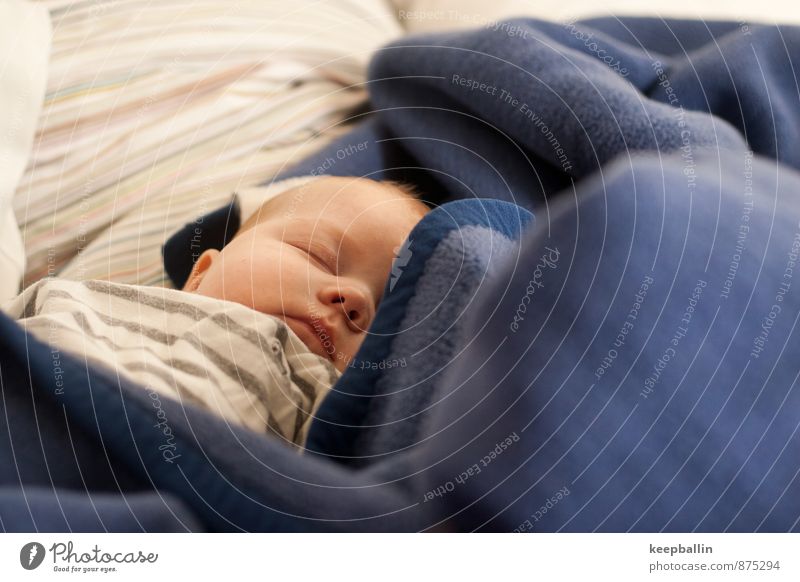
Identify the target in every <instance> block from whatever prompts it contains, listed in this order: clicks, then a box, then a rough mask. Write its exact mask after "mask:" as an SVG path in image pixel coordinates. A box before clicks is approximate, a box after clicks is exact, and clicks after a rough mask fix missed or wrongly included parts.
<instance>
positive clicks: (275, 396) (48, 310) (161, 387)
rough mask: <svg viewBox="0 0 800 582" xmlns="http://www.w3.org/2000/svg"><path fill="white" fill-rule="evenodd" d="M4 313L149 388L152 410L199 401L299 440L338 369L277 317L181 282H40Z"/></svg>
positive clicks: (61, 384) (56, 352) (170, 455)
mask: <svg viewBox="0 0 800 582" xmlns="http://www.w3.org/2000/svg"><path fill="white" fill-rule="evenodd" d="M3 310H4V311H5V312H6V313H7V314H8V315H9V316H10V317H12V318H14V319H17V320H18V321H19V322H20V325H21V326H22V328H23V329H25V330H26V331H27V332H29V333H31V334H32V335H33V336H35V337H37V338H38V339H39V340H41V341H42V342H46V343H48V344H49V345H50V347H51V351H52V353H53V358H54V362H55V361H56V360H57V359H58V358H59V357H60V355H61V353H62V352H66V353H70V354H72V356H73V357H75V358H77V359H78V360H79V361H82V362H85V364H86V366H96V367H105V368H108V369H109V371H110V373H111V372H113V373H115V374H117V375H119V376H121V377H125V378H127V380H128V381H129V382H131V383H138V384H140V385H142V386H143V387H144V389H145V390H146V391H147V393H148V395H149V396H150V398H151V399H152V401H153V406H154V407H155V408H159V407H160V406H161V397H166V398H172V399H175V400H178V401H179V402H187V403H192V404H194V405H196V406H199V407H201V408H205V409H207V410H211V411H213V412H214V413H216V414H217V415H218V416H220V417H221V418H222V419H224V420H225V421H227V422H230V423H234V424H238V425H241V426H244V427H247V428H249V429H250V430H253V431H255V432H257V433H259V434H265V435H270V436H272V437H274V438H277V439H279V440H280V441H282V442H285V443H287V444H290V445H292V446H297V447H302V446H303V444H304V443H305V438H306V433H307V431H308V425H309V423H310V420H311V418H312V416H313V414H314V411H315V409H316V408H317V406H318V405H319V403H320V401H321V400H322V398H323V397H324V396H325V394H326V393H327V392H328V390H329V389H330V387H331V386H332V385H333V384H334V383H335V382H336V380H337V379H338V378H339V376H340V375H341V374H340V373H339V371H338V370H336V368H334V367H333V365H332V364H331V362H329V361H326V360H325V359H323V358H322V357H320V356H318V355H316V354H314V353H312V352H311V351H310V350H309V349H308V347H306V345H305V344H304V343H303V342H302V340H300V338H299V337H297V335H295V333H294V332H293V331H292V330H291V329H290V328H289V327H288V326H287V325H286V323H284V322H283V321H281V320H280V319H278V318H275V317H272V316H270V315H265V314H263V313H259V312H258V311H255V310H253V309H249V308H248V307H245V306H243V305H239V304H238V303H232V302H230V301H223V300H219V299H214V298H210V297H204V296H201V295H197V294H194V293H187V292H183V291H177V290H174V289H159V288H157V287H144V286H139V285H125V284H121V283H108V282H104V281H92V280H89V281H82V282H76V281H67V280H61V279H42V280H40V281H38V282H37V283H35V284H33V285H31V286H30V287H28V288H27V289H25V291H24V292H23V293H22V294H20V295H19V296H17V297H16V298H15V299H13V300H12V301H10V302H8V303H7V304H5V305H3ZM67 383H68V382H67ZM56 389H57V390H64V389H65V380H64V378H63V377H61V378H59V380H58V381H57V382H56ZM176 454H179V453H175V452H174V450H173V449H172V448H170V447H169V446H166V447H165V448H164V449H163V455H164V457H165V460H172V459H174V457H175V455H176Z"/></svg>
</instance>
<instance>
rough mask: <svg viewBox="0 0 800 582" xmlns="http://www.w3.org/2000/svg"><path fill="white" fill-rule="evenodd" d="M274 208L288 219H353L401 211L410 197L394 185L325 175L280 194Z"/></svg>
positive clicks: (274, 200)
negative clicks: (365, 215) (374, 213)
mask: <svg viewBox="0 0 800 582" xmlns="http://www.w3.org/2000/svg"><path fill="white" fill-rule="evenodd" d="M272 204H274V207H276V208H280V209H281V210H282V211H283V214H284V215H285V217H286V218H292V217H298V218H301V217H302V218H314V217H320V218H322V217H325V218H329V219H331V220H334V221H337V222H343V221H347V222H349V221H352V220H353V219H354V218H355V217H358V216H359V215H361V214H364V213H367V212H394V213H396V212H401V211H402V210H403V207H406V206H407V207H408V208H409V210H410V205H409V204H408V199H407V196H406V195H405V194H404V193H403V192H402V191H400V190H399V189H397V188H396V187H394V186H392V185H391V184H386V183H381V182H376V181H374V180H369V179H366V178H356V177H324V178H319V179H317V180H313V181H311V182H308V183H306V184H301V185H300V186H296V187H294V188H290V189H289V190H287V191H285V192H282V193H281V194H278V196H276V197H275V199H273V201H272Z"/></svg>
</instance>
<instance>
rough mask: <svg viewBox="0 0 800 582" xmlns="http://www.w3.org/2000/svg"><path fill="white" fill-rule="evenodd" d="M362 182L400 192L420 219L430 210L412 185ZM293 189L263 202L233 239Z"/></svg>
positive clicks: (260, 219) (252, 225) (378, 181)
mask: <svg viewBox="0 0 800 582" xmlns="http://www.w3.org/2000/svg"><path fill="white" fill-rule="evenodd" d="M362 180H370V181H372V182H375V183H376V184H379V185H381V186H387V187H391V188H394V189H395V190H397V191H399V192H401V193H402V194H403V196H404V197H405V198H406V199H407V200H408V201H409V202H410V204H411V207H412V208H413V210H414V211H415V212H417V213H418V214H419V217H420V219H421V218H422V217H423V216H425V215H426V214H427V213H428V212H430V210H431V209H430V207H429V206H428V205H427V204H425V202H423V201H422V198H421V195H420V193H419V191H418V190H417V188H416V187H415V186H414V185H413V184H410V183H408V182H399V181H395V180H372V179H371V178H362ZM298 187H299V188H302V187H303V186H302V185H301V186H298ZM293 189H294V188H291V189H289V190H286V191H284V192H281V193H280V194H277V195H276V196H274V197H272V198H270V199H269V200H267V201H266V202H264V203H263V204H262V205H261V206H260V207H259V208H258V210H256V212H254V213H253V214H252V216H250V217H249V218H248V219H247V220H245V221H244V223H243V224H242V225H241V226H240V227H239V230H238V231H237V232H236V235H235V237H236V236H239V235H240V234H242V233H244V232H246V231H247V230H249V229H251V228H253V227H254V226H256V225H257V224H259V223H260V222H262V221H264V220H266V219H267V218H268V217H269V216H271V215H273V214H274V212H275V211H277V208H278V207H279V205H280V203H281V197H282V196H283V195H284V194H286V193H287V192H290V191H291V190H293ZM235 237H234V238H235Z"/></svg>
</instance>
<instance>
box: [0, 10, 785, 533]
mask: <svg viewBox="0 0 800 582" xmlns="http://www.w3.org/2000/svg"><path fill="white" fill-rule="evenodd" d="M799 43H800V30H798V29H796V28H792V27H783V28H776V27H760V26H753V25H749V26H745V25H741V24H739V23H701V22H692V21H666V22H664V21H658V20H651V19H623V20H616V19H605V20H604V19H600V20H591V21H586V22H582V23H574V24H571V25H567V26H564V25H558V24H553V23H546V22H541V21H532V20H524V21H522V20H520V21H510V22H506V23H498V24H496V25H494V26H492V27H490V28H484V29H479V30H473V31H465V32H459V33H452V34H437V35H429V36H424V37H416V38H409V39H402V40H399V41H397V42H395V43H394V44H393V45H391V46H389V47H387V48H385V49H384V50H382V51H380V52H379V53H378V54H376V56H375V58H374V59H373V61H372V63H371V65H370V92H371V97H372V105H373V112H372V113H370V114H368V115H365V119H363V120H361V121H360V122H359V123H358V125H357V126H356V127H355V128H354V130H353V131H352V132H351V133H350V134H348V135H346V136H345V137H343V138H341V139H339V140H338V141H337V142H336V143H334V144H332V145H331V146H330V147H329V148H326V149H325V150H324V151H322V152H319V153H318V154H317V155H315V156H312V157H311V158H309V159H307V160H303V161H301V162H300V163H298V164H297V165H296V167H294V168H293V169H292V171H291V172H290V173H289V174H287V175H290V174H291V175H302V174H308V173H328V174H338V175H352V174H356V175H369V176H372V177H376V178H390V179H403V180H407V181H411V182H413V183H415V184H417V185H418V186H419V187H420V188H421V189H422V190H423V192H424V193H425V197H426V198H427V199H429V200H430V201H431V202H433V203H442V202H446V201H452V200H457V199H465V198H473V197H483V198H486V197H490V198H497V199H501V200H507V201H514V202H516V203H518V204H520V205H522V206H525V207H527V208H528V209H530V210H531V211H533V212H534V214H535V215H536V221H535V224H534V225H533V226H532V227H530V228H529V229H528V230H527V232H526V233H524V234H523V237H522V240H521V243H520V247H519V251H518V253H517V254H516V257H515V258H514V259H513V260H506V261H504V262H503V264H502V265H499V268H498V270H497V272H496V273H495V274H494V276H493V277H492V278H491V280H490V281H488V282H487V284H483V285H481V286H480V287H479V288H478V289H476V291H475V296H474V298H473V300H472V301H471V302H470V303H469V308H468V309H466V311H465V313H463V314H461V315H462V316H463V320H460V321H459V325H458V326H457V327H456V328H455V332H454V333H455V334H456V336H457V337H455V340H456V341H454V342H451V343H450V345H451V346H455V347H456V348H457V349H456V350H455V352H454V353H453V354H452V355H453V357H452V359H451V361H449V362H446V363H445V362H441V363H440V364H441V366H442V367H443V368H444V367H445V364H447V365H446V370H445V371H444V372H443V373H442V377H441V379H437V381H436V382H435V383H434V384H431V385H432V390H434V391H435V392H434V393H433V394H432V396H431V397H430V398H427V399H416V400H415V402H414V403H412V404H413V405H411V406H407V407H404V406H403V403H402V402H401V403H400V405H398V404H397V396H396V395H397V393H398V392H397V390H396V388H397V387H396V386H395V389H394V390H388V388H387V386H391V383H384V384H383V385H382V386H384V390H383V391H381V392H379V393H378V396H381V398H380V400H383V398H382V397H383V396H385V395H387V394H388V393H389V392H391V394H392V395H393V398H392V399H387V400H386V401H387V402H391V403H392V404H391V406H390V407H389V408H386V409H384V410H381V409H380V408H377V409H376V408H374V407H373V408H371V409H369V410H367V411H364V410H361V412H360V413H359V415H358V418H356V419H355V420H354V422H353V423H352V424H350V425H349V426H348V428H350V429H353V430H354V431H355V434H350V435H349V436H348V438H346V439H342V440H340V441H337V442H336V443H335V447H336V450H325V449H324V443H322V440H320V441H319V442H320V443H322V444H321V445H320V447H318V448H317V449H315V454H313V455H308V456H306V457H302V458H301V457H297V456H294V455H292V454H291V453H290V452H288V451H286V450H284V449H283V448H282V447H280V446H279V445H278V444H277V443H272V442H268V441H266V440H265V439H260V440H256V439H255V438H254V437H253V436H252V435H248V434H239V435H237V440H234V441H231V440H230V439H228V440H225V439H223V440H220V439H219V438H216V435H215V434H214V433H213V430H211V428H213V426H214V424H213V419H210V418H205V417H203V415H202V414H201V413H199V412H196V411H186V410H183V409H181V408H180V407H175V406H172V405H170V403H165V404H164V407H165V408H164V413H165V414H166V415H167V417H168V418H170V422H171V423H172V430H173V431H174V434H175V435H178V436H180V438H182V439H183V440H182V441H180V442H181V446H182V454H183V455H184V457H183V458H182V459H180V460H179V461H178V462H177V466H173V465H169V464H167V463H164V462H163V460H162V459H160V458H159V454H158V446H159V443H160V442H161V440H163V437H164V435H163V434H161V433H159V431H157V430H154V429H153V427H152V424H153V421H154V417H153V413H152V410H148V406H149V403H148V402H147V401H146V396H144V397H143V396H141V394H137V393H136V392H135V391H134V390H130V391H128V390H124V389H123V390H119V389H117V390H110V389H109V390H98V389H97V387H96V385H95V386H93V385H92V383H91V382H89V381H87V379H86V374H85V371H84V370H82V369H81V367H80V365H79V363H75V362H70V361H68V359H66V358H65V359H64V363H63V368H64V371H65V373H67V374H71V382H70V385H69V388H68V389H65V390H63V391H61V392H58V391H56V390H54V389H53V386H52V382H53V381H52V372H51V368H52V366H53V363H52V356H51V354H50V352H49V350H48V348H47V347H46V346H42V345H41V344H38V343H37V342H35V341H32V340H31V338H28V337H26V336H25V335H24V333H22V332H21V330H19V328H18V327H17V326H16V325H15V324H14V323H13V322H9V321H7V320H5V319H0V326H2V328H3V329H2V336H1V337H2V342H3V344H4V345H3V349H2V350H0V374H2V380H3V382H2V390H3V401H2V402H3V406H4V408H5V414H3V415H0V422H2V423H4V425H3V426H2V427H1V428H2V430H0V438H2V441H0V479H3V482H2V483H0V485H2V490H0V512H1V513H0V518H2V527H3V528H4V529H8V530H12V529H32V528H45V529H60V528H67V527H70V524H72V523H77V524H81V525H80V527H86V528H89V529H91V528H98V527H99V528H106V529H162V530H169V529H174V530H180V529H211V530H231V529H272V530H324V529H351V530H355V529H374V530H422V529H457V530H498V531H629V530H638V531H661V530H663V531H789V530H798V529H800V526H798V523H800V483H798V479H797V477H798V474H800V441H799V440H798V435H797V430H798V427H800V390H798V388H797V380H798V378H799V377H800V342H799V341H798V338H797V332H796V326H797V322H798V319H799V318H800V282H798V281H797V280H796V279H797V276H798V272H797V271H796V267H797V259H798V255H799V254H800V201H799V200H798V197H797V192H798V191H799V190H800V175H798V173H797V172H796V171H795V169H796V168H797V167H798V164H800V135H798V133H797V127H800V125H799V124H798V115H800V103H799V102H798V86H797V81H796V79H797V76H798V75H797V71H796V69H795V66H796V65H795V63H796V62H798V57H800V46H799ZM359 146H360V147H359ZM208 238H209V239H213V238H214V237H213V236H209V237H208ZM223 239H224V237H223ZM411 315H414V313H412V314H411ZM418 315H419V314H418V313H417V315H416V317H418ZM450 339H453V338H452V337H451V338H450ZM448 341H450V340H448ZM406 345H407V346H410V345H413V341H409V342H407V343H406ZM396 347H397V349H400V348H402V346H401V345H398V346H396ZM404 349H409V348H408V347H406V348H404ZM23 366H25V367H27V368H29V369H30V370H31V371H32V373H31V374H27V373H26V371H25V369H23ZM428 376H430V373H428ZM356 396H360V397H369V396H370V395H369V394H360V395H356ZM372 396H374V395H372ZM331 403H332V404H331V405H332V406H333V405H335V400H333V399H332V400H331ZM325 404H326V405H327V404H328V402H327V401H326V403H325ZM420 407H421V408H420ZM423 409H424V422H417V423H415V424H414V428H413V430H411V431H407V430H399V431H396V433H397V435H398V436H397V439H393V438H392V426H393V425H394V424H395V423H397V422H400V421H402V420H403V419H405V418H407V417H414V418H416V417H417V416H419V415H420V414H421V413H422V412H423ZM334 412H335V410H334ZM328 413H329V414H328V416H327V417H324V416H323V418H327V419H328V420H329V421H330V419H331V418H336V416H335V415H334V414H331V411H330V410H329V411H328ZM121 416H122V417H125V418H127V419H128V422H127V423H126V424H120V422H119V418H120V417H121ZM39 427H45V428H44V429H41V430H40V428H39ZM204 427H205V429H206V430H203V429H204ZM316 430H321V429H316ZM190 441H192V442H190ZM65 443H69V448H66V447H65ZM234 445H235V446H234ZM243 451H244V453H243ZM254 451H255V453H254ZM353 456H356V457H358V458H359V459H360V460H361V461H362V462H361V463H360V464H357V465H356V466H351V465H350V464H348V463H347V462H343V461H345V460H346V459H351V458H353ZM101 461H102V462H101ZM133 493H135V494H136V497H135V501H136V502H135V503H127V500H128V499H129V498H130V497H131V495H132V494H133ZM98 495H102V503H97V504H95V503H93V500H94V499H95V497H97V496H98ZM115 497H116V498H117V499H118V501H117V503H116V505H115V502H114V499H115ZM62 499H63V500H65V501H62ZM12 507H16V510H15V511H11V510H10V509H9V508H12ZM20 507H26V508H28V511H19V508H20ZM56 508H57V511H56Z"/></svg>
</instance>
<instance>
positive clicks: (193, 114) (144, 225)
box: [14, 0, 402, 286]
mask: <svg viewBox="0 0 800 582" xmlns="http://www.w3.org/2000/svg"><path fill="white" fill-rule="evenodd" d="M45 4H46V5H47V6H48V7H49V9H50V13H51V18H52V22H53V48H52V52H51V59H50V69H49V78H48V85H47V93H46V97H45V103H44V108H43V112H42V115H41V117H40V121H39V127H38V132H37V136H36V140H35V143H34V146H33V151H32V154H31V158H30V161H29V164H28V168H27V169H26V172H25V175H24V176H23V178H22V180H21V182H20V185H19V187H18V189H17V191H16V194H15V198H14V211H15V215H16V218H17V221H18V222H19V224H20V228H21V231H22V235H23V240H24V243H25V248H26V254H27V261H28V267H27V272H26V274H25V279H24V283H25V284H26V285H28V284H30V283H32V282H34V281H36V280H38V279H40V278H41V277H42V276H45V275H56V274H58V275H59V276H63V277H67V278H73V279H105V280H111V281H116V282H122V283H133V284H143V285H160V286H167V285H169V283H168V279H167V277H166V275H165V273H164V269H163V265H162V260H161V246H162V245H163V243H164V241H165V240H166V239H167V238H168V237H169V235H170V234H171V233H172V232H174V231H175V230H177V228H179V227H180V226H181V225H183V224H185V223H186V222H190V221H192V220H194V219H195V218H197V217H199V216H202V215H203V214H205V213H207V212H209V211H211V210H213V209H214V208H216V207H218V206H221V205H222V204H224V203H225V202H227V201H228V200H229V198H230V195H231V193H232V192H234V191H236V190H240V189H243V188H247V187H250V186H255V185H257V184H260V183H263V182H266V181H269V180H270V179H272V178H273V177H274V176H275V175H276V174H278V173H279V172H281V171H282V170H284V169H285V168H286V167H288V166H289V165H291V164H293V163H294V162H295V161H299V160H300V159H302V158H303V157H304V156H306V155H308V154H310V153H312V152H313V151H315V150H317V149H319V148H321V147H322V146H324V145H326V144H327V143H329V142H330V141H332V140H334V139H336V138H337V137H338V136H340V135H342V134H343V133H345V132H346V131H348V129H349V128H348V127H347V125H345V121H346V120H347V118H348V117H349V116H350V115H351V113H352V112H353V111H354V110H355V109H357V108H359V107H361V106H363V104H364V103H365V101H366V98H367V97H366V91H365V88H364V82H365V78H366V64H367V62H368V60H369V58H370V55H371V54H372V52H373V51H374V50H375V49H376V48H377V47H379V46H380V45H382V44H384V43H386V42H388V41H390V40H391V39H392V38H394V37H396V36H398V35H400V34H401V33H402V29H401V27H400V25H399V24H398V22H397V21H396V19H395V17H394V15H393V13H392V11H391V10H390V7H389V5H388V3H384V2H382V1H377V0H376V1H374V2H362V1H359V0H337V1H336V2H332V1H328V2H313V1H310V0H308V1H304V2H293V3H291V4H287V3H285V2H283V1H282V0H250V1H246V0H238V1H237V2H230V3H227V2H218V1H195V2H185V1H179V0H163V1H161V2H158V3H156V4H154V3H152V2H150V1H149V0H148V1H145V0H127V1H124V2H123V1H95V2H82V3H74V2H66V1H63V0H51V1H49V2H45Z"/></svg>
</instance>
